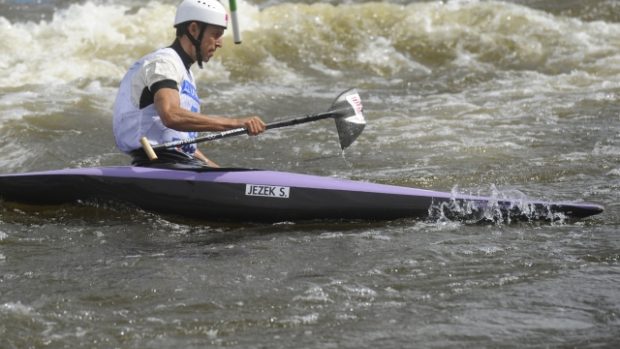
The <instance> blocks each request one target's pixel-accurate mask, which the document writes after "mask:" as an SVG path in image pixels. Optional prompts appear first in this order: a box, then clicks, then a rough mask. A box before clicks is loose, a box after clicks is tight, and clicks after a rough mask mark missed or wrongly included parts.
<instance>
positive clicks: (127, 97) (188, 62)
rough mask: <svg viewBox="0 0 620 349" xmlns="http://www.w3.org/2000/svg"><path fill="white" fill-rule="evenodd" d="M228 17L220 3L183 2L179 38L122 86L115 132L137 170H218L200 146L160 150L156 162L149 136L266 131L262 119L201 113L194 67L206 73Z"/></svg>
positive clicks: (144, 61)
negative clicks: (147, 147) (147, 146)
mask: <svg viewBox="0 0 620 349" xmlns="http://www.w3.org/2000/svg"><path fill="white" fill-rule="evenodd" d="M227 26H228V14H227V12H226V9H225V8H224V6H223V5H222V4H221V3H220V2H219V1H218V0H183V1H182V2H181V4H180V5H179V6H178V7H177V10H176V16H175V18H174V27H175V28H176V39H175V40H174V42H173V43H172V45H171V46H170V47H166V48H161V49H158V50H156V51H154V52H152V53H150V54H148V55H146V56H144V57H142V58H140V59H139V60H138V61H137V62H136V63H134V64H133V65H132V66H131V67H130V68H129V71H128V72H127V73H126V75H125V76H124V77H123V80H122V81H121V84H120V88H119V90H118V94H117V96H116V101H115V102H114V121H113V131H114V137H115V140H116V145H117V146H118V148H119V149H120V150H121V151H123V152H125V153H127V154H129V155H131V156H132V157H133V162H132V163H133V164H134V165H137V166H160V167H161V166H163V167H187V166H189V167H195V166H197V167H201V166H210V167H218V165H217V164H215V163H214V162H213V161H211V160H209V159H208V158H207V157H206V156H205V155H204V154H203V153H202V152H201V151H200V150H198V148H197V147H196V145H195V144H189V145H185V146H183V147H179V148H176V149H167V150H164V151H162V150H158V151H157V155H158V157H159V159H158V160H156V161H154V162H151V161H150V160H149V159H148V158H147V156H146V154H145V152H144V150H143V149H142V147H141V145H140V138H141V137H144V136H146V137H147V138H148V139H149V140H150V141H151V143H153V144H158V143H164V142H169V141H175V140H179V139H187V138H194V137H196V136H197V133H198V132H201V131H214V132H217V131H225V130H229V129H234V128H240V127H244V128H246V129H247V130H248V134H250V135H258V134H260V133H262V132H263V131H265V123H264V122H263V121H262V120H261V118H260V117H258V116H249V117H242V118H229V117H223V116H215V115H205V114H201V113H200V99H199V98H198V94H197V92H196V83H195V81H194V76H193V75H192V72H191V71H190V67H191V66H192V64H194V63H198V66H199V67H200V68H202V63H203V62H208V61H209V59H211V57H213V55H214V53H215V51H216V50H217V49H219V48H221V47H222V43H223V42H222V41H223V40H222V39H223V38H222V37H223V35H224V31H225V30H226V28H227Z"/></svg>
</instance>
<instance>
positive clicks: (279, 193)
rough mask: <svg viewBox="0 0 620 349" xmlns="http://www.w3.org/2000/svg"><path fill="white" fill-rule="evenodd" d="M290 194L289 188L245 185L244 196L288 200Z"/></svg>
mask: <svg viewBox="0 0 620 349" xmlns="http://www.w3.org/2000/svg"><path fill="white" fill-rule="evenodd" d="M290 192H291V188H290V187H279V186H275V185H258V184H246V185H245V195H247V196H262V197H268V198H278V199H288V197H289V194H290Z"/></svg>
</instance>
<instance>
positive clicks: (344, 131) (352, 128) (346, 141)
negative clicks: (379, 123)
mask: <svg viewBox="0 0 620 349" xmlns="http://www.w3.org/2000/svg"><path fill="white" fill-rule="evenodd" d="M363 110H364V107H363V106H362V99H361V98H360V95H359V93H357V90H356V89H354V88H352V89H349V90H346V91H344V92H343V93H341V94H340V95H339V96H338V97H337V98H336V99H335V100H334V103H333V104H332V106H331V108H329V111H330V112H332V113H334V114H335V116H334V119H335V120H336V129H337V130H338V139H339V140H340V148H342V150H344V149H346V148H348V147H349V146H350V145H351V144H352V143H353V142H354V141H355V139H356V138H357V137H358V136H359V135H360V134H362V131H363V130H364V127H365V126H366V120H365V119H364V114H363Z"/></svg>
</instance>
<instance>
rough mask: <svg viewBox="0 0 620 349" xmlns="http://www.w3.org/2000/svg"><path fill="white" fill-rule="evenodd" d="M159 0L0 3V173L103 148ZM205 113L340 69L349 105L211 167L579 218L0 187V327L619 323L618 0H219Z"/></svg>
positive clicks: (120, 341)
mask: <svg viewBox="0 0 620 349" xmlns="http://www.w3.org/2000/svg"><path fill="white" fill-rule="evenodd" d="M174 5H175V1H164V0H157V1H149V2H144V1H137V0H136V1H133V0H120V1H96V0H87V1H72V0H57V1H54V0H2V1H0V166H1V168H2V170H1V171H2V172H3V173H14V172H25V171H34V170H46V169H59V168H67V167H89V166H108V165H125V164H128V162H129V158H128V157H127V156H125V155H123V154H120V153H119V152H118V151H117V150H116V149H115V147H114V141H113V137H112V133H111V125H112V124H111V119H112V117H111V105H112V103H113V99H114V95H115V93H116V88H117V85H118V83H119V80H120V78H121V77H122V75H123V73H124V71H125V69H126V68H127V67H128V66H129V65H130V64H131V63H132V62H133V60H135V59H136V58H138V57H139V56H141V55H142V54H145V53H147V52H149V51H150V50H152V49H154V48H158V47H162V46H166V45H168V44H170V43H171V41H172V36H173V32H172V29H171V22H172V18H173V16H174ZM239 8H240V13H241V20H242V28H243V41H244V42H243V44H242V45H234V44H233V43H232V39H231V35H230V33H227V37H226V42H225V47H224V48H223V49H222V50H221V51H219V52H218V54H217V55H216V57H215V58H214V59H213V60H212V61H211V62H209V63H208V64H206V65H205V69H204V70H202V71H200V70H198V69H196V70H195V73H196V75H197V78H198V80H199V85H198V87H199V90H200V91H199V93H200V94H201V96H202V98H203V107H204V110H205V111H207V112H209V113H214V114H218V113H220V114H227V115H248V114H258V115H261V116H263V117H264V119H265V120H267V121H275V120H279V119H283V118H286V117H288V116H296V115H300V114H305V113H314V112H322V111H324V110H326V109H327V108H328V107H329V106H330V104H331V102H332V100H333V99H334V98H335V97H336V96H337V95H338V94H339V93H340V92H341V91H342V90H345V89H347V88H349V87H357V88H358V90H359V91H360V94H361V97H362V99H363V101H364V106H365V115H366V118H367V121H368V125H367V127H366V130H365V131H364V133H363V134H362V135H361V136H360V138H358V140H357V141H356V143H355V144H353V146H351V147H350V148H349V149H347V150H346V151H345V153H344V154H343V153H342V152H341V151H340V149H339V145H338V139H337V134H336V132H335V128H334V125H333V123H331V122H328V121H322V122H315V123H312V124H306V125H301V126H297V127H293V128H284V129H279V130H274V131H269V132H268V133H265V134H264V135H262V136H259V137H253V138H248V137H237V138H231V139H226V140H219V141H216V142H213V143H210V144H205V145H202V146H201V148H202V150H203V151H204V152H206V153H207V154H208V155H209V156H210V157H211V158H213V160H215V161H217V162H219V163H220V164H222V165H226V166H238V167H254V168H265V169H276V170H286V171H292V172H301V173H310V174H318V175H323V176H334V177H342V178H352V179H357V180H364V181H372V182H379V183H388V184H396V185H405V186H412V187H420V188H425V189H434V190H441V191H458V192H464V193H475V194H483V195H488V194H494V195H503V196H507V197H511V196H518V197H524V196H525V197H528V198H536V199H544V200H553V201H565V200H568V201H571V200H575V201H588V202H595V203H599V204H602V205H604V206H605V209H606V210H605V212H604V213H603V214H601V215H598V216H595V217H591V218H589V219H586V220H582V221H570V222H569V221H559V222H553V223H528V222H522V223H514V222H513V223H506V222H502V223H498V224H470V223H464V222H458V221H450V220H447V219H436V220H431V221H424V220H397V221H390V222H307V223H296V224H294V223H280V224H273V225H265V224H260V225H259V224H244V223H241V222H239V223H226V224H223V223H218V222H205V221H193V220H191V221H190V220H184V219H181V218H178V217H166V216H161V215H157V214H153V213H149V212H144V211H141V210H139V209H136V208H133V207H127V206H125V205H123V204H120V203H99V204H92V203H91V204H89V203H85V204H81V205H65V206H52V207H32V206H24V205H17V204H14V203H8V202H0V348H3V349H4V348H7V349H8V348H204V347H212V348H453V347H459V348H460V347H495V348H497V347H500V348H524V347H530V348H539V347H544V348H573V347H575V348H611V347H617V346H618V345H619V344H620V339H619V338H620V292H619V291H618V285H620V266H619V260H620V237H619V233H620V229H619V227H620V204H619V203H618V201H619V200H618V199H619V198H620V3H619V2H617V1H614V0H562V1H560V0H553V1H546V0H545V1H543V0H521V1H517V0H515V1H510V2H500V1H475V0H471V1H426V2H422V1H391V2H387V1H386V2H366V1H342V2H340V1H329V2H314V1H290V0H289V1H287V0H248V1H241V2H239Z"/></svg>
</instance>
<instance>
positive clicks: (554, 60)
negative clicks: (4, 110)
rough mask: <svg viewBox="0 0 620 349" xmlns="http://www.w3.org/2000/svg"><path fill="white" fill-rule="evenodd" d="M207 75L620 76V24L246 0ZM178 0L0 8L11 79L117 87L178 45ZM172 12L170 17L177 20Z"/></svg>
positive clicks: (507, 12)
mask: <svg viewBox="0 0 620 349" xmlns="http://www.w3.org/2000/svg"><path fill="white" fill-rule="evenodd" d="M240 8H241V9H242V11H241V25H242V29H243V44H241V45H234V44H233V43H232V39H230V36H231V33H230V31H229V32H227V36H228V38H227V39H226V42H225V47H224V48H223V49H221V50H220V51H219V52H218V53H217V54H216V57H215V58H214V60H213V62H210V63H209V64H208V65H207V66H206V67H207V69H205V70H204V71H200V72H199V74H200V75H203V77H206V78H207V79H224V80H234V81H259V82H265V81H282V80H285V81H290V82H296V81H301V80H305V79H314V78H330V79H339V78H343V77H345V78H346V77H362V78H364V79H375V78H376V79H392V78H395V77H398V78H400V79H414V78H415V77H418V76H420V75H428V74H431V73H432V72H433V71H434V70H438V69H452V68H466V69H472V70H475V71H483V72H489V71H492V72H496V71H505V70H534V71H539V72H542V73H544V74H561V73H567V72H572V71H575V70H577V71H585V72H586V73H588V74H593V75H595V76H601V77H609V76H616V75H619V74H620V62H619V61H620V59H619V58H620V55H619V54H618V52H620V50H619V49H620V24H616V23H613V22H605V21H594V22H588V21H584V20H582V19H579V18H575V17H565V16H561V15H554V14H551V13H549V12H545V11H542V10H536V9H533V8H530V7H526V6H522V5H518V4H511V3H505V2H496V1H448V2H443V1H435V2H416V3H412V4H407V5H404V4H398V3H389V2H368V3H362V4H353V3H351V4H349V3H345V4H340V5H334V4H330V3H313V4H298V3H297V4H296V3H280V4H275V5H272V6H268V7H263V8H261V7H259V6H258V5H251V4H249V3H246V2H241V3H240ZM173 17H174V6H173V5H172V4H170V3H167V2H166V3H164V2H157V1H153V2H148V3H147V4H146V5H144V6H142V7H137V6H131V5H123V4H110V3H98V2H92V1H87V2H84V3H80V4H72V5H70V6H68V7H66V8H63V9H57V10H55V11H54V13H53V15H52V18H51V19H49V20H42V21H40V22H38V23H37V22H31V21H27V22H20V21H16V22H12V21H11V20H9V19H8V18H6V17H0V88H8V87H19V86H24V85H33V84H34V85H50V84H58V83H60V84H65V83H69V82H74V81H80V80H86V81H92V80H99V81H102V83H103V84H104V85H110V86H112V85H115V84H117V82H118V80H119V79H120V78H121V77H122V74H123V73H124V72H125V70H126V68H127V67H128V66H129V65H130V64H131V63H132V62H133V61H134V60H135V59H137V58H139V57H140V56H141V55H143V54H146V53H148V52H149V51H151V50H153V49H155V48H158V47H163V46H167V45H169V44H170V43H171V42H172V40H173V34H174V33H173V30H172V26H171V22H172V18H173ZM168 19H169V20H168Z"/></svg>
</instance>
